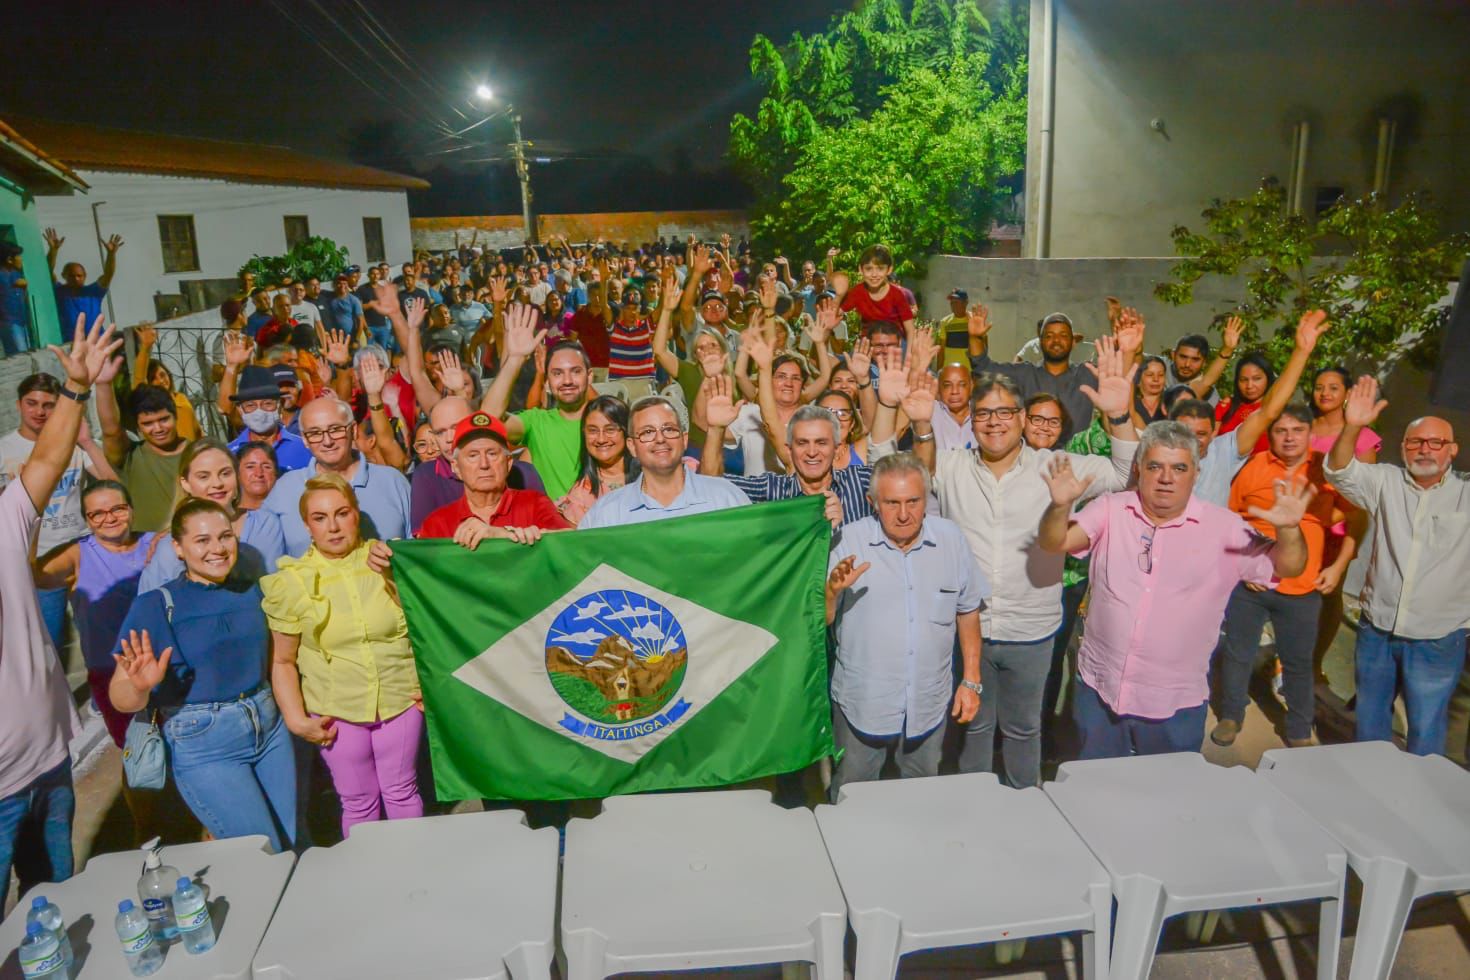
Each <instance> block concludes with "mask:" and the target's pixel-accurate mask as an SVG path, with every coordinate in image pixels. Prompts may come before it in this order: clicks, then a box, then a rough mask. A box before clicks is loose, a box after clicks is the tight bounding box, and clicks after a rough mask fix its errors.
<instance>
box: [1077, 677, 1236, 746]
mask: <svg viewBox="0 0 1470 980" xmlns="http://www.w3.org/2000/svg"><path fill="white" fill-rule="evenodd" d="M1208 710H1209V709H1208V702H1204V701H1202V702H1200V703H1199V704H1198V705H1196V706H1195V707H1192V708H1180V709H1179V710H1178V711H1176V712H1174V713H1173V714H1172V715H1170V716H1169V717H1167V718H1158V719H1155V718H1136V717H1134V716H1132V715H1120V714H1117V713H1115V712H1114V711H1113V709H1112V708H1109V707H1108V706H1107V705H1106V704H1104V703H1103V699H1102V698H1101V697H1099V696H1098V693H1097V692H1096V691H1094V690H1093V689H1092V688H1090V687H1088V686H1087V684H1086V683H1084V682H1083V680H1082V678H1080V677H1079V678H1077V681H1076V683H1075V684H1073V686H1072V720H1073V721H1075V722H1076V723H1077V730H1078V732H1079V733H1080V735H1081V737H1082V750H1081V752H1080V753H1079V754H1078V758H1081V759H1117V758H1121V757H1123V756H1129V755H1162V754H1164V753H1166V752H1198V751H1199V748H1200V743H1201V742H1203V741H1204V738H1205V716H1206V714H1207V713H1208Z"/></svg>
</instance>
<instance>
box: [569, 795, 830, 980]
mask: <svg viewBox="0 0 1470 980" xmlns="http://www.w3.org/2000/svg"><path fill="white" fill-rule="evenodd" d="M846 933H847V907H846V906H845V905H844V904H843V901H842V890H841V889H840V888H839V887H838V885H837V876H836V875H835V874H834V873H833V871H832V865H831V862H829V861H828V860H827V849H826V848H825V847H823V846H822V836H821V834H820V833H819V832H818V830H817V823H816V820H814V819H813V818H812V814H811V812H810V811H809V810H785V809H782V808H780V807H778V806H776V805H774V804H773V803H772V802H771V796H770V794H769V793H767V792H765V791H763V790H723V791H715V792H705V793H658V794H649V795H644V796H619V797H614V798H612V799H609V800H606V801H605V802H604V803H603V812H602V813H601V814H599V815H598V816H596V817H594V818H592V819H590V820H573V821H571V822H570V823H569V824H567V847H566V859H565V861H564V863H563V865H562V904H561V936H562V948H563V950H564V951H565V953H566V960H567V970H566V977H567V980H589V978H593V977H604V976H609V975H611V974H614V973H625V972H632V971H647V970H690V969H698V968H702V967H716V966H751V965H755V964H761V963H790V962H794V961H805V962H809V963H813V964H815V968H816V974H817V976H818V977H820V978H821V980H841V978H842V944H843V940H844V938H845V936H846Z"/></svg>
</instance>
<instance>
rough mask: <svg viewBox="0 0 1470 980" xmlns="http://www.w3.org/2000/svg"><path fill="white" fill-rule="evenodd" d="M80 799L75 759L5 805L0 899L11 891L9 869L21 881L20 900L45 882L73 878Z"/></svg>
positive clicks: (1, 809)
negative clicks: (75, 823)
mask: <svg viewBox="0 0 1470 980" xmlns="http://www.w3.org/2000/svg"><path fill="white" fill-rule="evenodd" d="M76 808H77V798H76V793H75V792H73V790H72V785H71V758H70V757H68V758H66V759H63V760H62V761H61V764H60V765H58V766H56V767H55V768H54V769H51V770H50V771H49V772H44V773H42V774H41V775H39V776H37V777H36V778H35V779H33V780H31V782H30V785H28V786H25V787H23V788H22V789H21V790H20V791H19V792H18V793H12V794H11V795H9V796H7V797H5V798H4V799H0V899H3V893H4V892H5V890H6V889H8V888H9V887H10V866H11V864H12V863H14V865H15V872H16V874H17V875H19V877H20V894H22V895H24V894H25V893H26V889H28V888H30V887H32V886H33V885H39V884H40V883H41V882H43V881H65V880H66V879H68V878H70V877H71V876H72V853H71V822H72V817H73V815H74V814H75V813H76Z"/></svg>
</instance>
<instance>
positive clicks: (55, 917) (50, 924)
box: [26, 895, 76, 971]
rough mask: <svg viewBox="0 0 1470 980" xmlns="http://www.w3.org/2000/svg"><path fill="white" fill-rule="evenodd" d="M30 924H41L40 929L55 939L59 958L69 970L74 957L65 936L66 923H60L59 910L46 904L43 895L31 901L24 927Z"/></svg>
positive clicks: (69, 939) (69, 942)
mask: <svg viewBox="0 0 1470 980" xmlns="http://www.w3.org/2000/svg"><path fill="white" fill-rule="evenodd" d="M32 922H39V923H41V927H42V928H43V929H45V930H46V931H47V932H49V933H51V935H53V936H55V937H56V942H57V945H59V946H60V947H61V958H62V959H63V960H65V961H66V968H67V970H68V971H70V970H71V968H72V964H73V963H74V962H75V961H76V956H75V955H74V954H73V953H72V949H71V937H70V936H68V935H67V934H66V923H65V922H63V921H62V918H61V909H60V908H58V907H57V906H56V905H55V904H53V903H51V902H48V901H47V900H46V896H45V895H38V896H37V897H36V898H35V899H33V900H32V901H31V910H30V911H29V912H27V913H26V927H27V928H29V927H30V924H31V923H32Z"/></svg>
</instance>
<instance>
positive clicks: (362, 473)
mask: <svg viewBox="0 0 1470 980" xmlns="http://www.w3.org/2000/svg"><path fill="white" fill-rule="evenodd" d="M300 421H301V438H302V439H303V440H304V441H305V442H306V447H307V449H309V450H310V451H311V457H312V458H311V461H310V462H309V463H307V464H306V465H305V466H303V467H302V468H301V469H299V470H292V471H291V472H290V473H282V474H281V478H280V479H279V480H277V481H276V485H275V488H274V489H272V490H271V492H270V496H269V497H266V498H265V503H263V504H262V505H261V509H262V510H266V511H269V512H270V513H272V514H275V515H276V517H278V518H280V521H281V530H282V531H283V532H285V535H286V552H287V554H290V555H292V556H293V557H300V556H301V555H304V554H306V549H307V548H310V547H311V535H310V533H308V532H307V530H306V523H305V522H304V521H303V520H302V519H301V508H300V501H301V492H302V490H303V488H304V487H305V486H306V481H307V480H309V479H311V478H312V477H313V476H315V475H316V472H317V470H318V469H322V470H327V471H330V472H332V473H336V474H338V475H339V476H341V477H342V478H343V479H345V480H346V481H347V482H348V483H350V484H352V489H353V490H355V491H356V492H357V500H358V504H359V505H360V507H361V509H362V536H363V538H364V539H367V538H376V539H378V540H380V541H388V540H390V539H392V538H402V537H407V536H408V529H409V493H408V479H407V478H406V477H404V475H403V474H402V473H400V472H398V471H397V470H395V469H393V468H392V467H390V466H379V465H378V464H377V463H370V462H368V461H367V460H366V459H364V458H363V457H362V455H361V454H360V453H358V451H357V449H356V448H355V445H356V441H357V423H356V421H354V419H353V417H352V407H351V406H350V405H348V404H347V403H346V402H344V401H340V400H338V399H336V398H333V397H331V396H330V395H325V396H323V397H321V398H317V399H314V400H313V401H311V402H308V403H307V405H306V407H305V408H303V409H302V410H301V415H300Z"/></svg>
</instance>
